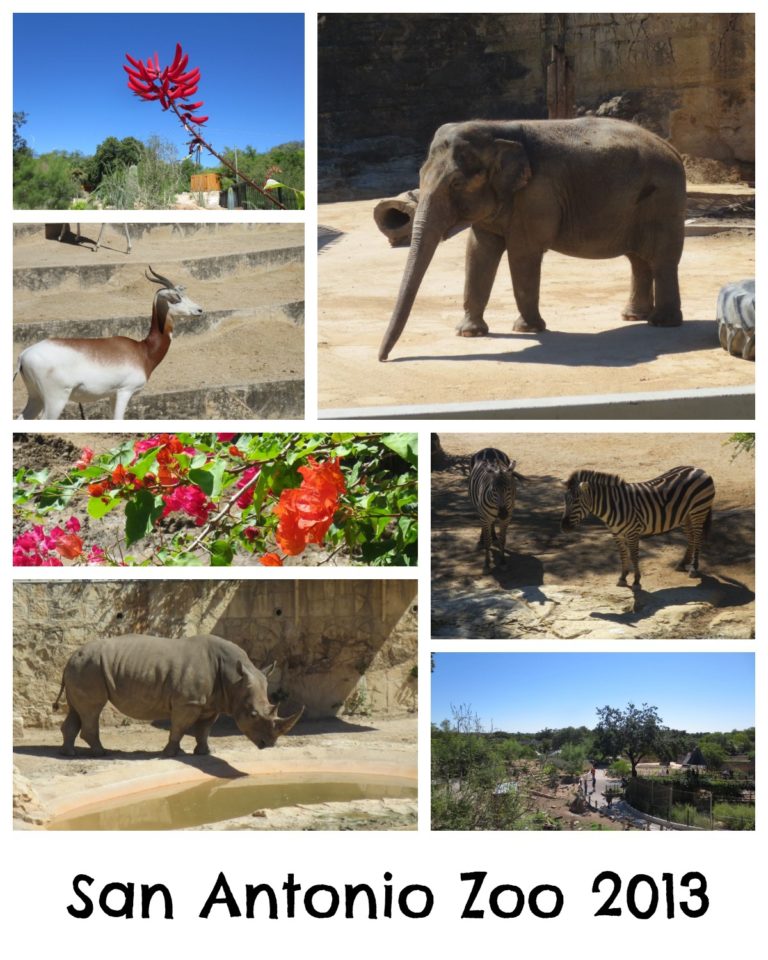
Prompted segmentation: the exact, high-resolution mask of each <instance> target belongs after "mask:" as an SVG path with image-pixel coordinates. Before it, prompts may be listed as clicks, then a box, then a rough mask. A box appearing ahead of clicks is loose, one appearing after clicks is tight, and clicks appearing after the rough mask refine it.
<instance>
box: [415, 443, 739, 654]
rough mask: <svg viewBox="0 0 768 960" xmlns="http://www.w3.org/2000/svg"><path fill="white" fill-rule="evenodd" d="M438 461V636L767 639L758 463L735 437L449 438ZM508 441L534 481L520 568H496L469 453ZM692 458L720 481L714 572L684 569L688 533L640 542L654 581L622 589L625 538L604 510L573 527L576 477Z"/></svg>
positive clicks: (526, 501) (522, 522)
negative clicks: (758, 600)
mask: <svg viewBox="0 0 768 960" xmlns="http://www.w3.org/2000/svg"><path fill="white" fill-rule="evenodd" d="M440 440H441V443H442V446H443V449H444V450H445V453H446V455H447V456H446V464H445V466H444V467H443V468H436V467H435V466H434V465H433V470H432V635H433V636H434V637H450V638H452V637H456V638H539V637H540V638H556V639H575V638H594V639H639V638H661V639H663V638H681V639H683V638H706V637H721V638H739V639H749V638H751V637H753V636H754V622H755V620H754V618H755V595H754V582H755V581H754V549H755V516H754V503H755V471H754V460H753V459H752V457H751V455H749V454H747V453H741V454H739V455H738V456H737V457H736V458H734V457H733V454H734V451H735V448H734V447H733V446H732V445H730V444H727V443H726V441H727V435H725V434H647V433H637V434H634V433H633V434H615V433H601V434H582V433H567V434H566V433H558V434H538V433H526V434H519V433H517V434H515V433H507V434H448V433H441V434H440ZM486 446H492V447H497V448H499V449H501V450H504V451H505V452H506V453H508V454H509V456H510V457H511V458H512V459H513V460H517V470H518V471H519V472H520V473H521V474H522V475H523V476H524V477H526V478H527V479H526V480H525V482H519V483H518V485H517V501H516V506H515V510H514V513H513V516H512V522H511V524H510V526H509V529H508V533H507V556H506V565H505V566H504V567H501V566H499V565H498V558H497V556H494V559H493V560H492V566H491V570H490V572H489V573H487V574H484V573H483V552H482V550H481V549H480V548H479V545H478V539H479V533H480V525H479V522H478V520H477V518H476V516H475V513H474V510H473V508H472V505H471V503H470V501H469V496H468V492H467V476H468V474H467V468H468V461H469V456H470V455H471V454H472V453H474V452H475V451H476V450H479V449H480V448H482V447H486ZM679 464H692V465H695V466H700V467H702V468H703V469H705V470H707V472H709V473H710V474H711V476H712V477H713V479H714V481H715V487H716V491H717V492H716V498H715V505H714V512H713V519H712V528H711V533H710V536H709V539H708V541H707V542H706V543H705V544H704V547H703V549H702V555H701V561H700V570H701V572H702V574H703V576H702V577H701V579H700V580H698V579H697V580H692V579H690V578H689V577H688V575H687V574H686V573H685V572H680V571H677V570H675V566H676V564H677V563H678V561H679V560H680V559H681V558H682V555H683V553H684V550H685V537H684V535H683V532H682V531H681V530H676V531H672V532H670V533H667V534H662V535H660V536H656V537H652V538H647V539H644V540H643V541H642V542H641V544H640V569H641V572H642V589H641V590H640V591H637V592H634V591H632V590H631V589H628V588H622V587H618V586H616V580H617V577H618V573H619V567H620V564H619V554H618V549H617V547H616V545H615V542H614V540H613V537H612V536H611V534H610V532H609V531H608V530H607V529H606V527H605V526H604V525H603V524H602V523H601V522H600V521H598V520H597V519H595V518H590V519H589V520H588V521H585V523H583V524H582V525H581V526H580V527H579V528H577V529H576V530H574V531H572V532H571V533H567V534H566V533H563V532H562V531H561V530H560V518H561V516H562V511H563V481H564V480H565V479H566V478H567V477H568V476H569V474H570V473H571V472H572V471H573V470H575V469H579V468H582V467H583V468H587V469H594V470H602V471H605V472H609V473H617V474H619V475H620V476H622V477H623V478H624V479H625V480H629V481H633V480H648V479H651V478H652V477H654V476H658V475H659V474H660V473H662V472H664V471H665V470H668V469H670V468H671V467H674V466H677V465H679Z"/></svg>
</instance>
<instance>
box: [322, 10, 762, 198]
mask: <svg viewBox="0 0 768 960" xmlns="http://www.w3.org/2000/svg"><path fill="white" fill-rule="evenodd" d="M318 37H319V61H318V68H319V84H320V86H319V126H318V136H319V161H320V169H319V178H320V198H321V200H326V201H328V200H333V199H362V198H365V197H375V196H393V195H395V194H397V193H400V192H401V191H402V190H406V189H409V188H411V187H414V186H416V184H417V182H418V177H417V173H418V168H419V165H420V164H421V162H422V161H423V159H424V156H425V154H426V150H427V147H428V145H429V142H430V140H431V138H432V134H433V133H434V131H435V129H436V128H437V127H438V126H439V125H440V124H441V123H445V122H448V121H457V120H468V119H473V118H478V117H481V118H482V117H485V118H494V119H504V118H520V119H524V118H544V117H546V116H547V108H546V67H547V63H548V61H549V59H550V52H551V48H552V45H553V44H559V45H561V46H564V47H565V51H566V54H567V56H568V57H569V59H570V61H571V63H572V65H573V69H574V77H575V93H576V105H577V111H576V112H577V113H585V112H588V111H591V112H598V113H603V114H605V115H610V116H619V117H621V118H623V119H627V120H634V121H636V122H638V123H641V124H642V125H643V126H646V127H648V128H650V129H652V130H654V131H656V132H657V133H659V134H661V135H662V136H664V137H668V138H669V139H670V140H671V141H672V143H673V144H674V145H675V146H676V147H677V148H678V149H679V150H680V151H681V152H683V153H685V154H690V155H692V156H694V157H699V158H708V159H711V160H715V161H720V162H724V163H725V164H732V165H735V166H736V167H740V166H741V165H742V164H744V163H746V164H750V163H754V156H755V152H754V70H755V47H754V15H752V14H739V13H733V14H730V13H723V14H658V13H657V14H638V13H632V14H612V13H601V14H589V13H569V14H543V13H542V14H537V13H523V14H483V13H472V14H409V15H406V14H352V15H346V14H329V15H325V16H321V18H320V21H319V30H318Z"/></svg>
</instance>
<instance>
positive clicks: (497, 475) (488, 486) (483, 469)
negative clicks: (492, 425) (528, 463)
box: [469, 447, 519, 571]
mask: <svg viewBox="0 0 768 960" xmlns="http://www.w3.org/2000/svg"><path fill="white" fill-rule="evenodd" d="M516 476H519V475H518V474H516V473H515V461H514V460H511V461H510V459H509V457H508V456H507V455H506V453H504V452H503V451H501V450H496V449H495V448H494V447H485V448H484V449H482V450H478V452H477V453H475V454H473V455H472V459H471V460H470V469H469V498H470V500H471V501H472V504H473V506H474V508H475V510H476V511H477V514H478V516H479V517H480V523H481V528H480V545H481V546H482V547H484V548H485V567H484V569H485V570H486V571H488V570H490V567H491V544H492V543H495V544H496V545H497V547H498V549H499V566H501V567H503V566H504V563H505V558H504V550H505V547H506V543H507V527H508V526H509V521H510V520H511V518H512V511H513V510H514V507H515V493H516V487H515V477H516ZM497 525H498V532H497V530H496V527H497Z"/></svg>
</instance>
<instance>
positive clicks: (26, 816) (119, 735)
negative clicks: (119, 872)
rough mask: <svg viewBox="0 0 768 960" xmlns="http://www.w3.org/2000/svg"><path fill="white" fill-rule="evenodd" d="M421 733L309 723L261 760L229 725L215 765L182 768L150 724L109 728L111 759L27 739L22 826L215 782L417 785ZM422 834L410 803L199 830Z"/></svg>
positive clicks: (21, 756)
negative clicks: (246, 777) (365, 776)
mask: <svg viewBox="0 0 768 960" xmlns="http://www.w3.org/2000/svg"><path fill="white" fill-rule="evenodd" d="M62 716H63V715H62ZM52 718H53V715H52ZM416 725H417V724H416V719H415V717H412V716H409V717H407V718H394V719H393V718H389V717H387V718H384V717H375V716H374V717H365V718H350V720H349V721H344V720H329V721H318V722H314V723H312V722H305V723H300V724H299V726H298V727H296V729H295V730H294V731H293V732H292V733H291V734H290V735H288V736H287V737H283V738H282V739H281V740H279V741H278V744H277V746H276V747H275V748H274V749H272V750H264V751H259V750H257V749H256V748H255V747H254V746H253V744H252V743H250V741H248V740H247V739H246V738H245V737H244V736H242V734H240V733H239V732H237V731H236V729H235V728H234V727H233V725H232V724H231V723H227V722H225V723H223V724H221V725H220V727H219V728H218V734H217V729H214V733H213V736H212V738H211V749H212V752H213V755H212V756H210V757H195V756H193V755H192V754H191V753H188V754H185V755H184V756H180V757H177V758H174V759H163V758H161V757H159V756H158V754H159V752H160V751H161V750H162V749H163V747H164V746H165V743H166V741H167V739H168V734H167V730H162V729H158V728H155V727H153V726H151V725H149V724H146V723H132V722H129V724H128V725H127V726H119V727H111V726H110V727H104V728H103V729H102V740H103V742H104V745H105V747H106V748H107V750H109V751H110V754H109V755H108V756H107V757H105V758H102V759H94V758H91V757H90V756H89V755H88V750H87V747H85V745H84V744H83V743H82V741H78V744H77V756H76V757H74V758H67V757H62V756H60V754H59V752H58V751H59V747H60V745H61V734H60V733H59V731H58V730H57V729H56V728H55V727H51V728H50V729H47V730H26V731H25V732H24V735H23V737H21V738H18V739H17V743H16V745H15V752H14V765H15V769H16V772H17V777H16V785H15V790H14V794H15V796H14V826H15V827H16V828H17V829H39V828H41V827H43V826H44V825H45V823H46V822H47V821H48V820H49V819H50V817H51V816H52V815H54V814H56V813H57V812H59V811H63V810H64V809H66V808H68V807H77V806H79V805H81V804H84V803H87V802H89V800H90V798H95V797H96V795H97V794H98V796H99V799H106V798H107V797H109V796H116V795H121V794H125V793H129V792H132V791H137V790H142V789H149V788H150V787H151V788H152V789H155V788H157V787H158V786H159V785H160V784H172V783H176V782H181V781H184V780H189V781H190V782H192V781H196V780H197V781H199V780H200V779H201V778H205V777H218V778H226V779H230V778H233V777H238V776H242V775H243V774H244V773H246V774H258V773H272V772H286V773H287V772H291V773H297V772H301V771H320V772H325V773H330V772H333V771H343V772H346V773H353V772H362V773H373V772H376V773H380V774H383V775H386V776H392V777H407V778H410V779H413V780H414V784H415V778H416V742H417V731H416ZM191 745H192V741H191V740H187V741H185V747H187V748H190V747H191ZM81 747H82V749H81ZM142 781H144V783H142ZM415 826H416V801H415V800H406V799H401V800H357V801H353V802H350V803H324V804H318V805H311V806H305V805H302V806H300V807H285V808H278V809H275V810H266V811H263V812H259V814H258V815H252V816H250V817H241V818H238V819H236V820H231V821H224V822H220V823H216V824H209V825H207V826H204V827H200V828H199V829H217V830H221V829H224V830H226V829H235V830H237V829H249V830H269V829H281V830H287V829H296V830H309V829H311V830H316V829H322V830H341V829H344V830H350V829H363V830H408V829H415Z"/></svg>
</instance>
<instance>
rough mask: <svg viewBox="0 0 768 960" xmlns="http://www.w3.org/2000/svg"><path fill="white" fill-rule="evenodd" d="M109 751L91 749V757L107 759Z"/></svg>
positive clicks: (101, 748)
mask: <svg viewBox="0 0 768 960" xmlns="http://www.w3.org/2000/svg"><path fill="white" fill-rule="evenodd" d="M106 755H107V751H106V750H105V749H104V747H91V756H92V757H106Z"/></svg>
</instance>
